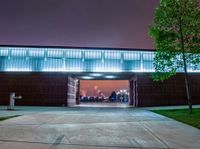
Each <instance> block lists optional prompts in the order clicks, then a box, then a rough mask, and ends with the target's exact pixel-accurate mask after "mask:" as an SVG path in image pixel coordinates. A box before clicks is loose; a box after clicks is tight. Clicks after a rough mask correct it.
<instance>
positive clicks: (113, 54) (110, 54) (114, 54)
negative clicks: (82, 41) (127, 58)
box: [104, 50, 121, 59]
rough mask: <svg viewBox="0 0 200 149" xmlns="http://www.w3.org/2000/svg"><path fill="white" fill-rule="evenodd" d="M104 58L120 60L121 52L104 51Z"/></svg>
mask: <svg viewBox="0 0 200 149" xmlns="http://www.w3.org/2000/svg"><path fill="white" fill-rule="evenodd" d="M104 58H105V59H121V52H120V51H108V52H107V51H106V50H105V51H104Z"/></svg>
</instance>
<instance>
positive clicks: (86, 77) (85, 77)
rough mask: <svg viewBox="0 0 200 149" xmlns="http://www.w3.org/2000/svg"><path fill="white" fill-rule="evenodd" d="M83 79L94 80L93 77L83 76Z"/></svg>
mask: <svg viewBox="0 0 200 149" xmlns="http://www.w3.org/2000/svg"><path fill="white" fill-rule="evenodd" d="M81 78H82V79H86V80H90V79H93V77H91V76H83V77H81Z"/></svg>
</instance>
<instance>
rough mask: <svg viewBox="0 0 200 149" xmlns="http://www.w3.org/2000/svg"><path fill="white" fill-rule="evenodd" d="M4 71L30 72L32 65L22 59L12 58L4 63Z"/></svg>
mask: <svg viewBox="0 0 200 149" xmlns="http://www.w3.org/2000/svg"><path fill="white" fill-rule="evenodd" d="M4 71H16V72H18V71H22V72H23V71H24V72H26V71H32V64H31V63H30V61H27V60H26V59H24V58H12V59H10V60H6V61H4Z"/></svg>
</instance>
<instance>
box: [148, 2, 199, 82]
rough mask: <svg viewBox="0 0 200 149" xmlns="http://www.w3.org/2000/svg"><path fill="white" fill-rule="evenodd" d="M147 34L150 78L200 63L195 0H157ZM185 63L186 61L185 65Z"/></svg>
mask: <svg viewBox="0 0 200 149" xmlns="http://www.w3.org/2000/svg"><path fill="white" fill-rule="evenodd" d="M149 34H150V35H151V36H152V37H153V38H154V39H155V45H156V49H157V51H156V53H155V58H154V66H155V73H154V74H153V75H152V78H153V80H154V81H163V80H165V79H167V78H169V77H171V76H173V75H175V74H176V72H179V71H184V69H185V67H186V69H185V70H186V73H187V70H188V69H192V70H197V68H198V65H199V63H200V8H199V3H198V1H197V0H160V5H159V6H158V7H157V9H156V12H155V23H154V24H153V25H151V26H150V29H149ZM185 64H186V65H185Z"/></svg>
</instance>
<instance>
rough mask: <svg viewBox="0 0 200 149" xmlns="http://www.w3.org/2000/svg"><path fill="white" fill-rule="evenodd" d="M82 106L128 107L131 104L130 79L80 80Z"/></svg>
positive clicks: (80, 101)
mask: <svg viewBox="0 0 200 149" xmlns="http://www.w3.org/2000/svg"><path fill="white" fill-rule="evenodd" d="M78 100H79V104H80V105H81V106H94V107H95V106H100V107H124V106H125V107H126V106H129V105H130V89H129V81H128V80H80V87H79V99H78Z"/></svg>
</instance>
